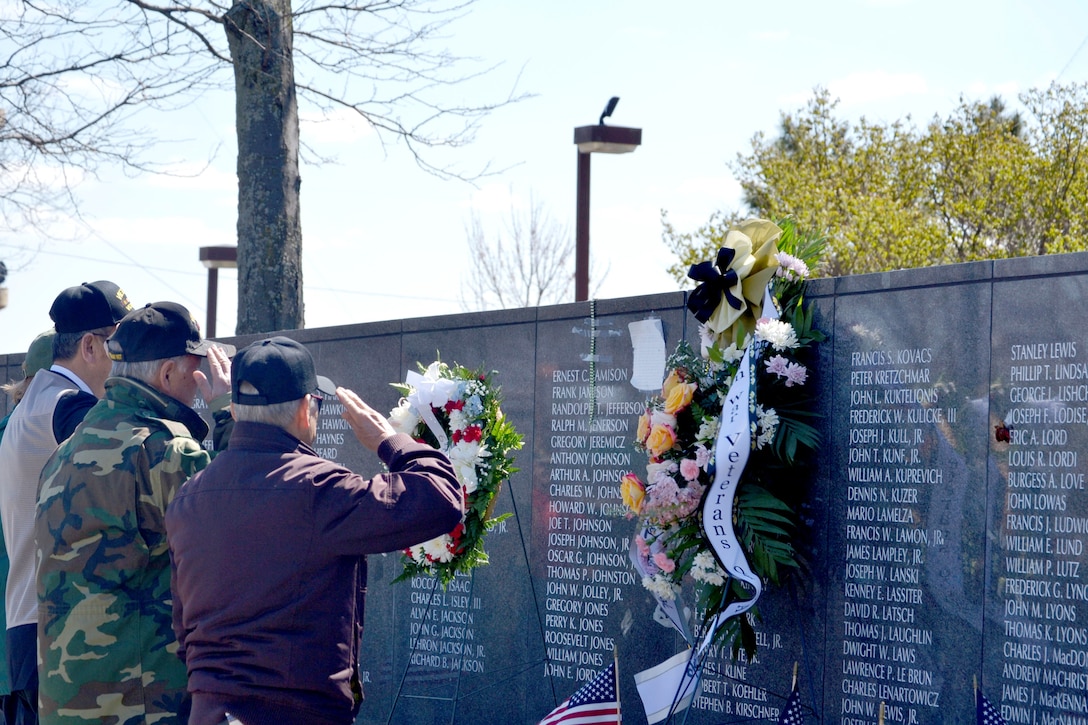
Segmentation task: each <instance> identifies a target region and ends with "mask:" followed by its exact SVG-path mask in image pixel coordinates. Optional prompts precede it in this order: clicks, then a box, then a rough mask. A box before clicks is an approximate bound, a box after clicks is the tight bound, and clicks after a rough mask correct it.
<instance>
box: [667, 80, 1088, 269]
mask: <svg viewBox="0 0 1088 725" xmlns="http://www.w3.org/2000/svg"><path fill="white" fill-rule="evenodd" d="M1019 100H1020V102H1021V104H1022V105H1023V107H1024V110H1023V111H1018V112H1013V113H1010V112H1009V111H1008V109H1007V107H1006V105H1005V103H1004V101H1003V100H1002V99H1001V98H999V97H994V98H991V99H989V101H988V102H978V101H971V100H968V99H965V98H962V97H961V99H960V102H959V105H958V106H957V107H956V108H955V109H953V111H952V112H951V113H949V114H948V116H947V117H946V118H941V117H939V116H938V117H934V118H933V119H932V120H931V121H930V122H929V123H928V124H927V125H925V126H924V127H921V128H918V127H916V126H915V125H914V124H913V123H912V121H911V119H910V117H909V116H908V117H907V118H905V119H903V120H898V121H894V122H892V123H887V124H880V123H872V122H869V121H867V120H866V119H865V118H861V119H860V120H858V121H856V122H853V123H852V122H850V121H849V120H846V119H844V118H842V117H840V116H839V115H838V114H837V106H838V102H837V101H836V100H834V99H833V98H831V96H830V94H829V93H828V92H827V91H825V90H817V91H816V93H815V94H814V96H813V98H812V99H810V100H809V102H808V103H807V104H806V105H805V106H804V107H803V108H802V109H801V110H799V111H797V112H794V113H783V114H782V118H781V122H780V128H779V133H778V135H777V136H776V137H774V138H768V137H767V136H765V135H764V134H762V133H759V134H756V135H755V137H754V138H753V139H752V142H751V150H750V151H749V152H748V153H742V154H739V155H738V157H737V159H736V162H735V163H734V164H733V170H734V172H735V173H736V174H737V177H738V178H739V180H740V183H741V187H742V189H743V193H744V197H743V198H744V202H745V205H746V206H747V209H746V210H745V211H743V212H737V213H732V214H726V213H717V214H715V215H714V216H712V217H711V219H710V221H709V222H708V223H707V224H706V225H704V226H703V227H702V228H700V229H698V230H696V231H695V232H684V233H682V232H678V231H677V230H676V229H675V228H673V227H672V225H671V224H669V222H668V218H667V216H663V230H664V231H663V236H664V241H665V243H666V245H667V246H669V247H670V249H672V250H673V252H674V253H675V254H676V255H677V258H678V260H679V263H678V264H677V265H675V266H674V267H672V268H670V272H671V273H672V274H673V276H674V277H676V279H677V280H678V281H679V282H681V283H684V280H685V275H686V273H687V269H688V266H689V265H690V264H691V263H693V262H697V261H702V260H705V259H710V258H712V257H713V255H714V253H715V252H716V251H717V247H718V246H720V241H721V237H722V235H723V234H724V233H725V231H726V229H728V226H729V224H730V223H731V222H733V221H735V220H736V219H737V218H742V217H748V216H762V217H767V218H771V219H783V218H787V217H790V218H792V219H793V220H794V221H795V223H796V224H797V225H798V227H799V228H800V229H804V230H808V231H810V232H812V233H815V234H818V235H820V236H823V237H824V238H826V240H827V253H826V255H825V257H824V261H823V263H822V265H821V267H820V269H819V270H817V272H818V273H820V274H825V275H845V274H857V273H865V272H879V271H886V270H892V269H903V268H909V267H920V266H927V265H933V264H950V263H956V262H967V261H973V260H980V259H994V258H1002V257H1011V256H1023V255H1031V254H1049V253H1054V252H1067V251H1078V250H1083V249H1088V228H1086V225H1088V218H1086V217H1085V214H1084V209H1085V208H1086V206H1085V204H1086V201H1088V171H1086V169H1085V161H1086V153H1088V85H1085V84H1071V85H1059V84H1053V85H1051V86H1050V87H1049V88H1047V89H1033V90H1030V91H1028V92H1026V93H1024V94H1022V95H1021V96H1020V97H1019Z"/></svg>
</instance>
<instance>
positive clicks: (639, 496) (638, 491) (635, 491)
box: [620, 473, 646, 514]
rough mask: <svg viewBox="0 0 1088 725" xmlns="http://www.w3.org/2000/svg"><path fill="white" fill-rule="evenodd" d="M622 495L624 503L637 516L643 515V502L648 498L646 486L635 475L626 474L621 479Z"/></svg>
mask: <svg viewBox="0 0 1088 725" xmlns="http://www.w3.org/2000/svg"><path fill="white" fill-rule="evenodd" d="M620 495H621V496H623V503H624V504H625V505H626V506H627V508H629V509H631V511H633V512H634V513H635V514H639V513H642V502H643V500H645V498H646V484H644V483H643V482H642V481H640V480H639V478H638V476H636V475H635V474H633V473H626V474H624V476H623V478H621V479H620Z"/></svg>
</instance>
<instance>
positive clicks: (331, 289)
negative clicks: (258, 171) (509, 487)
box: [0, 238, 457, 303]
mask: <svg viewBox="0 0 1088 725" xmlns="http://www.w3.org/2000/svg"><path fill="white" fill-rule="evenodd" d="M100 239H101V238H100ZM102 242H103V243H105V244H107V245H109V247H110V248H111V249H113V250H114V251H116V252H117V253H118V254H120V255H121V256H123V257H124V258H125V260H127V261H124V262H120V261H115V260H110V259H101V258H99V257H87V256H84V255H80V254H66V253H64V252H53V251H49V250H45V249H34V250H32V249H31V248H30V247H20V246H18V245H14V244H10V245H9V244H5V245H0V246H4V247H9V248H11V249H17V250H19V251H24V252H27V251H33V252H34V253H35V254H49V255H52V256H54V257H64V258H65V259H76V260H80V261H84V262H98V263H100V264H112V265H116V266H123V267H129V266H133V265H135V266H136V267H138V268H139V269H141V270H143V271H145V272H148V274H151V272H152V271H156V272H169V273H171V274H184V275H187V276H192V277H196V276H200V277H203V276H204V273H203V272H188V271H185V270H181V269H177V268H174V267H152V266H148V265H145V264H140V263H139V262H137V261H136V260H135V259H133V258H132V257H130V256H129V255H128V254H125V253H124V252H123V251H121V250H120V249H118V248H117V247H116V246H114V245H113V244H112V243H110V242H109V241H107V240H105V239H102ZM151 276H152V277H153V278H154V279H155V280H156V281H158V282H160V283H162V284H163V285H165V286H166V287H169V288H170V290H171V291H173V292H174V293H175V294H177V295H179V296H181V297H186V295H185V294H184V293H183V292H180V291H179V290H177V289H175V288H174V287H173V286H172V285H170V284H169V283H168V282H166V281H165V280H163V279H162V278H160V277H159V276H157V275H154V274H152V275H151ZM303 290H304V291H307V292H331V293H335V294H347V295H356V296H360V297H380V298H384V299H394V300H423V301H426V302H451V303H452V302H457V300H455V299H450V298H448V297H426V296H423V295H398V294H390V293H385V292H369V291H366V290H358V289H341V288H337V287H316V286H312V285H303Z"/></svg>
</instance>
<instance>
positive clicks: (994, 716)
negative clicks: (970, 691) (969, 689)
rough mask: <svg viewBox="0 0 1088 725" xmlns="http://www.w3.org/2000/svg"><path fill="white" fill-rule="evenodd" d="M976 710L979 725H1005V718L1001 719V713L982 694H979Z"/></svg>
mask: <svg viewBox="0 0 1088 725" xmlns="http://www.w3.org/2000/svg"><path fill="white" fill-rule="evenodd" d="M975 710H976V714H977V715H978V725H1005V718H1003V717H1001V713H1000V712H998V711H997V708H996V707H994V706H993V704H992V703H991V702H990V701H989V700H987V699H986V696H985V695H983V694H982V692H979V693H978V702H977V703H976V706H975Z"/></svg>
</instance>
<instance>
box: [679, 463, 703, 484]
mask: <svg viewBox="0 0 1088 725" xmlns="http://www.w3.org/2000/svg"><path fill="white" fill-rule="evenodd" d="M680 475H681V476H683V477H684V480H685V481H688V482H691V481H694V480H695V479H697V478H698V477H699V463H698V462H697V461H695V460H694V459H692V458H685V459H684V460H682V461H680Z"/></svg>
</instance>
